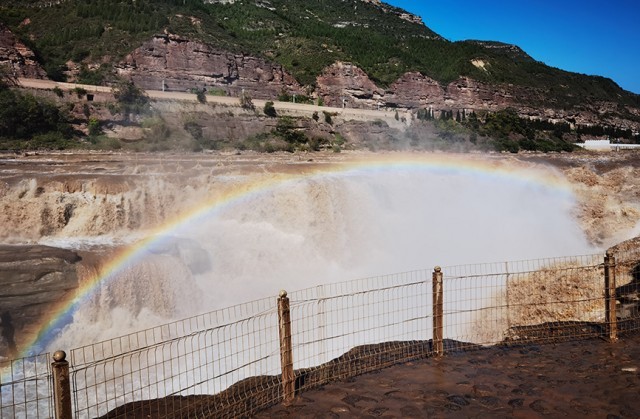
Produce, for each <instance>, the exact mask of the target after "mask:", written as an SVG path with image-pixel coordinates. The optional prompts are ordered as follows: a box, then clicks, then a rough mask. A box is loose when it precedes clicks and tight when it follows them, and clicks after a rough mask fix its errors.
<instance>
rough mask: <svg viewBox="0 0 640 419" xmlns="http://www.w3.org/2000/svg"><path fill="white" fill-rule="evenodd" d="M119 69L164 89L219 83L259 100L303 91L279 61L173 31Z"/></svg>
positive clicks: (235, 93)
mask: <svg viewBox="0 0 640 419" xmlns="http://www.w3.org/2000/svg"><path fill="white" fill-rule="evenodd" d="M117 71H118V73H119V74H120V75H122V76H125V77H129V78H131V79H132V80H133V81H134V82H135V83H136V84H137V85H138V86H139V87H141V88H143V89H150V90H162V89H163V83H164V88H165V89H167V90H172V91H186V90H190V89H193V88H210V87H219V88H221V89H222V90H223V91H224V92H225V93H226V94H227V95H230V96H238V95H239V94H240V93H241V92H242V91H243V90H244V91H245V92H246V93H248V94H250V95H251V96H252V97H253V98H257V99H273V98H275V97H277V96H278V94H279V93H280V92H282V91H287V92H289V93H297V94H302V88H301V86H300V85H299V84H298V82H297V81H296V80H295V79H294V78H293V77H292V76H291V75H290V74H288V73H287V72H286V71H285V70H284V69H283V68H282V67H281V66H279V65H277V64H273V63H270V62H268V61H266V60H264V59H261V58H256V57H251V56H247V55H242V54H232V53H230V52H226V51H222V50H218V49H215V48H214V47H212V46H209V45H205V44H202V43H199V42H195V41H190V40H186V39H182V38H179V37H176V36H168V35H167V36H165V35H157V36H155V37H153V39H151V40H150V41H148V42H146V43H144V44H143V45H142V46H140V47H139V48H136V49H135V50H134V51H133V52H132V53H131V54H129V56H127V57H126V59H125V60H124V61H123V62H122V63H121V64H120V65H119V66H118V68H117Z"/></svg>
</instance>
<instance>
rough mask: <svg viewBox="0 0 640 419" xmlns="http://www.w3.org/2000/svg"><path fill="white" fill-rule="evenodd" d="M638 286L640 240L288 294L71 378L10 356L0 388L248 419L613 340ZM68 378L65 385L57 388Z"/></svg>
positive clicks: (23, 408)
mask: <svg viewBox="0 0 640 419" xmlns="http://www.w3.org/2000/svg"><path fill="white" fill-rule="evenodd" d="M639 295H640V251H639V250H638V249H631V250H629V251H618V252H617V253H611V254H608V255H607V256H605V257H603V256H602V255H589V256H580V257H567V258H556V259H544V260H529V261H520V262H507V263H494V264H482V265H464V266H454V267H445V268H442V269H440V268H436V269H434V270H433V271H427V270H424V271H415V272H407V273H401V274H395V275H388V276H381V277H374V278H368V279H362V280H357V281H350V282H342V283H335V284H328V285H321V286H318V287H314V288H309V289H306V290H301V291H296V292H292V293H291V294H288V295H287V293H286V292H281V294H280V296H279V298H278V299H277V301H276V300H274V299H263V300H258V301H254V302H251V303H247V304H242V305H238V306H235V307H230V308H226V309H223V310H218V311H215V312H212V313H208V314H204V315H201V316H197V317H193V318H189V319H186V320H182V321H178V322H174V323H170V324H167V325H163V326H158V327H156V328H152V329H149V330H144V331H140V332H137V333H134V334H130V335H127V336H123V337H120V338H117V339H112V340H109V341H105V342H100V343H96V344H92V345H87V346H84V347H81V348H77V349H73V350H71V351H70V353H69V355H70V357H69V362H68V366H67V369H68V371H67V374H68V377H69V379H68V380H66V381H65V379H64V371H63V375H62V379H59V378H56V377H57V376H56V374H57V371H58V367H60V366H61V364H60V360H58V362H56V363H53V373H52V369H51V367H50V366H49V365H48V363H47V362H44V359H46V357H47V356H48V355H42V356H41V357H40V358H35V359H34V360H26V359H25V360H18V361H13V363H16V362H17V363H18V364H12V365H15V366H16V368H14V369H13V370H12V371H11V372H6V371H5V373H3V375H2V382H1V383H0V391H1V392H2V405H1V406H0V407H1V412H2V415H1V416H2V418H4V417H27V416H28V417H38V416H41V417H50V416H52V412H53V411H54V410H55V411H56V412H58V411H60V409H61V411H63V412H64V411H65V410H64V409H65V408H64V406H62V407H60V408H59V403H60V400H58V398H56V400H55V402H54V401H53V398H52V396H50V394H51V393H52V384H51V383H52V382H54V381H55V383H56V394H58V393H59V394H61V395H62V396H60V397H61V398H62V399H64V400H63V401H65V400H69V402H70V403H69V404H70V407H69V408H70V409H71V410H72V412H73V413H72V414H71V415H70V416H73V417H82V418H84V417H110V418H115V417H130V416H131V417H133V416H135V417H147V416H150V417H201V416H206V417H236V416H250V415H252V414H253V413H255V412H257V411H259V410H261V409H263V408H266V407H268V406H270V405H273V404H277V403H280V402H285V403H286V402H290V401H291V400H292V399H293V398H294V396H295V395H296V394H298V393H299V392H301V391H304V390H307V389H311V388H314V387H318V386H321V385H323V384H325V383H328V382H330V381H334V380H338V379H344V378H348V377H353V376H355V375H359V374H362V373H366V372H370V371H374V370H378V369H381V368H384V367H387V366H390V365H393V364H396V363H399V362H404V361H409V360H412V359H417V358H423V357H428V356H439V355H442V354H446V353H447V352H448V351H454V350H455V351H460V350H472V349H476V348H481V347H483V346H486V345H511V344H524V343H530V342H555V341H559V340H569V339H573V340H576V339H584V338H590V337H603V338H606V339H608V340H611V341H615V340H616V339H617V338H618V336H624V334H626V333H631V332H636V331H638V330H640V317H639V314H638V304H639V302H638V296H639ZM57 355H59V354H57ZM62 362H64V360H62ZM32 363H33V366H35V367H33V368H32ZM62 366H63V365H62ZM38 367H39V368H40V369H39V370H38ZM32 369H33V371H34V373H33V374H27V373H26V372H27V371H31V370H32ZM20 371H23V372H20ZM5 377H11V378H10V379H9V380H8V381H6V380H5ZM60 382H63V383H64V382H67V383H68V385H67V386H66V388H62V389H58V388H57V387H58V384H60ZM33 391H35V393H32V392H33ZM31 394H35V396H33V395H31ZM54 406H55V408H54ZM36 408H37V412H36V413H33V412H34V410H33V409H36ZM25 412H28V415H27V414H26V413H25ZM70 416H60V417H70Z"/></svg>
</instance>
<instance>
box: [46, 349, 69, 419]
mask: <svg viewBox="0 0 640 419" xmlns="http://www.w3.org/2000/svg"><path fill="white" fill-rule="evenodd" d="M66 358H67V354H66V353H65V352H64V351H56V352H55V353H54V354H53V360H54V361H55V362H52V363H51V369H52V371H53V408H54V413H55V418H56V419H72V414H71V380H70V379H69V362H68V361H67V360H66Z"/></svg>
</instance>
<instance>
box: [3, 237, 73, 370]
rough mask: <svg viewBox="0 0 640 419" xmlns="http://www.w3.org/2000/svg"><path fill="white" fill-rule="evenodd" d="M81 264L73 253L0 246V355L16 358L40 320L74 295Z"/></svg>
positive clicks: (27, 247) (48, 248)
mask: <svg viewBox="0 0 640 419" xmlns="http://www.w3.org/2000/svg"><path fill="white" fill-rule="evenodd" d="M79 261H80V256H78V254H77V253H75V252H73V251H70V250H65V249H58V248H55V247H49V246H39V245H33V246H29V245H25V246H9V245H0V319H1V323H0V332H1V333H0V355H3V356H7V357H10V358H13V357H15V356H16V355H17V353H18V350H19V349H20V348H22V346H23V345H24V344H25V343H26V342H24V340H25V339H28V338H29V336H32V335H33V333H34V332H35V331H36V329H37V328H38V327H39V324H40V322H41V320H42V319H43V318H45V317H46V316H47V315H50V314H51V313H52V310H53V309H54V306H55V305H56V304H58V303H59V301H60V300H61V299H64V298H65V296H67V295H69V294H70V293H72V292H74V291H75V289H76V288H77V287H78V276H77V271H76V263H77V262H79ZM17 331H19V333H17Z"/></svg>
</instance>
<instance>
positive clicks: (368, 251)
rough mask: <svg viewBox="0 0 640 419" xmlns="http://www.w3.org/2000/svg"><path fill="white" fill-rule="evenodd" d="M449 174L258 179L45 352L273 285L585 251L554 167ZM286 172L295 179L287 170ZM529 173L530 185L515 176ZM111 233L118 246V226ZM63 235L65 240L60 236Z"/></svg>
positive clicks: (250, 179) (166, 245) (154, 256)
mask: <svg viewBox="0 0 640 419" xmlns="http://www.w3.org/2000/svg"><path fill="white" fill-rule="evenodd" d="M455 165H458V166H459V167H460V170H457V169H456V168H455ZM455 165H454V166H453V167H452V168H449V169H448V170H445V171H441V170H440V171H438V170H432V169H431V168H430V167H429V165H428V164H425V165H424V166H420V165H415V166H399V167H395V168H394V167H391V168H389V167H386V168H384V170H370V169H368V168H367V167H366V166H365V167H363V168H361V169H348V170H343V169H337V170H334V169H332V170H322V171H319V172H317V173H315V174H313V173H310V174H304V175H303V176H298V174H297V173H295V172H294V173H293V174H292V175H291V176H288V177H284V178H283V180H279V181H276V182H273V183H268V182H267V184H268V185H269V186H268V187H264V188H259V189H255V190H252V189H250V188H249V189H248V190H249V191H250V192H247V193H246V194H240V195H239V198H237V199H234V200H231V201H230V202H227V203H226V204H225V205H224V206H223V207H222V206H221V207H220V208H217V207H216V206H215V205H214V206H212V209H211V211H210V213H206V214H205V216H202V217H197V218H194V219H193V220H187V221H186V222H185V223H182V224H180V228H172V229H169V230H168V231H165V232H163V234H161V235H160V236H158V239H157V240H155V241H154V242H153V244H152V245H150V246H147V248H146V250H145V251H144V252H143V255H142V257H139V258H137V260H136V262H135V264H133V265H132V266H128V267H126V268H125V269H122V272H121V273H120V274H119V276H118V278H117V279H115V280H110V281H108V282H105V283H103V284H101V285H100V286H99V287H98V288H97V290H96V291H95V292H94V294H93V296H92V298H91V299H90V300H89V302H88V303H86V304H84V306H83V307H81V308H80V309H79V310H78V311H77V312H76V313H75V316H74V321H73V324H70V325H68V326H67V327H66V328H65V329H64V331H63V332H62V333H61V334H60V336H59V338H58V339H57V340H56V341H55V342H54V346H60V347H69V346H74V345H78V344H79V343H81V342H82V343H85V342H89V341H97V340H102V339H107V338H110V337H113V336H117V335H122V334H124V333H126V332H129V331H136V330H140V329H144V328H146V327H151V326H154V325H157V324H160V323H163V322H168V321H170V320H174V319H178V318H184V317H187V316H190V315H194V314H198V313H202V312H205V311H210V310H214V309H217V308H222V307H228V306H231V305H234V304H238V303H241V302H246V301H251V300H254V299H258V298H262V297H267V296H274V297H275V296H276V295H277V294H278V291H279V290H280V289H287V290H289V291H292V290H298V289H303V288H307V287H312V286H315V285H319V284H324V283H331V282H338V281H345V280H351V279H357V278H363V277H368V276H375V275H382V274H388V273H395V272H405V271H411V270H418V269H431V268H433V266H435V265H441V266H447V265H455V264H468V263H481V262H492V261H504V260H518V259H534V258H543V257H554V256H561V255H572V254H583V253H589V252H592V251H593V247H592V246H591V245H590V244H589V243H588V242H587V240H586V239H585V234H584V232H583V231H582V230H581V229H580V226H579V225H578V223H577V222H576V219H575V216H574V210H575V202H574V199H573V197H572V195H571V194H570V193H569V192H568V189H562V188H558V187H555V186H549V185H547V184H545V183H544V182H543V181H542V180H544V179H547V178H558V177H559V176H560V175H559V174H558V173H555V172H554V171H553V170H552V169H549V168H544V167H536V168H531V167H528V166H526V165H518V164H514V165H513V167H511V168H509V169H508V170H506V171H505V170H502V172H501V173H500V175H494V174H491V173H487V172H478V171H473V170H471V171H469V170H463V168H464V160H462V161H459V162H456V163H455ZM292 170H293V171H295V170H302V169H296V168H295V167H288V168H287V169H286V171H287V173H289V172H291V171H292ZM524 172H526V173H527V176H526V177H523V176H521V175H522V173H524ZM272 176H281V173H278V171H275V172H274V171H267V172H263V171H261V170H256V171H250V172H249V173H246V171H243V172H242V173H237V172H235V173H233V171H231V172H230V173H226V174H224V175H218V176H211V174H210V173H208V174H207V176H206V179H208V183H207V184H206V186H205V185H204V184H199V183H198V182H200V183H202V182H203V180H202V179H204V178H202V177H201V178H191V180H189V179H182V182H184V185H180V184H178V185H168V184H166V183H165V182H162V184H163V185H164V188H165V190H164V191H150V190H149V191H146V194H147V195H149V196H154V197H155V198H154V200H155V202H161V201H162V199H160V198H158V196H160V197H161V196H162V193H165V194H167V193H168V190H171V191H172V192H171V194H177V192H176V191H177V190H182V191H183V193H184V199H183V200H182V201H180V199H179V198H180V197H179V196H177V195H176V196H174V195H171V201H172V202H175V205H177V206H179V205H180V203H181V202H182V203H184V202H197V200H198V199H205V198H206V196H203V195H200V196H198V197H197V198H198V199H196V197H195V196H194V195H197V194H207V193H210V194H216V193H218V192H219V191H220V190H233V189H237V188H239V189H240V190H242V188H247V185H251V184H252V183H255V182H256V181H262V180H264V179H265V178H269V177H272ZM523 179H530V180H529V181H527V180H523ZM536 179H540V181H538V180H536ZM155 182H156V183H158V181H157V180H156V181H155ZM211 183H213V184H211ZM147 185H148V184H147ZM185 186H186V187H185ZM172 188H173V189H172ZM127 193H128V194H130V195H132V196H133V195H135V194H136V192H135V191H128V192H127ZM137 194H138V195H139V192H138V193H137ZM123 202H124V203H123V204H122V207H124V208H129V209H130V210H132V211H136V212H137V213H139V214H143V213H144V208H133V206H134V204H135V201H127V200H123ZM154 205H157V204H154ZM165 211H166V212H168V213H171V212H172V209H171V208H167V209H165ZM152 216H154V217H157V214H152ZM123 217H126V215H123ZM70 224H71V223H70ZM78 228H79V227H78V225H77V224H75V225H74V229H76V230H77V229H78ZM134 232H135V233H136V234H140V232H139V231H131V233H132V234H133V233H134ZM112 234H113V235H114V237H121V238H122V237H125V236H126V234H125V233H123V231H117V229H114V231H113V232H112ZM69 239H72V237H64V234H62V235H59V236H58V238H57V240H69ZM49 240H52V239H51V238H50V239H49Z"/></svg>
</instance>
